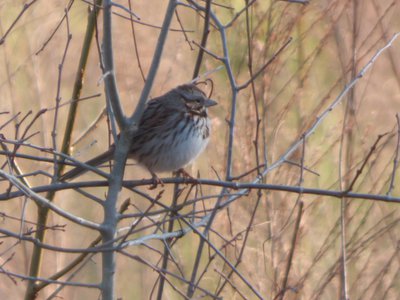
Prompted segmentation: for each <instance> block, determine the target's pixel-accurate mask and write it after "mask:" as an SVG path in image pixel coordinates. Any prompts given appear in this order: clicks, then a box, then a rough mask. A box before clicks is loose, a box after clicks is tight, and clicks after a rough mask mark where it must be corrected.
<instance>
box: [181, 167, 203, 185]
mask: <svg viewBox="0 0 400 300" xmlns="http://www.w3.org/2000/svg"><path fill="white" fill-rule="evenodd" d="M176 174H177V175H178V176H181V177H182V178H183V179H184V180H185V181H186V180H190V181H193V180H194V181H195V182H196V183H198V182H199V181H198V179H197V178H195V177H193V176H192V175H190V174H189V173H188V172H186V170H185V169H183V168H180V169H178V170H177V171H176Z"/></svg>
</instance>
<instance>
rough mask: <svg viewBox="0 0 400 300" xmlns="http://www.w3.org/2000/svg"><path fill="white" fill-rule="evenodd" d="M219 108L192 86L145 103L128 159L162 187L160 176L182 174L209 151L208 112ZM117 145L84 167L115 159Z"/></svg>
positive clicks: (63, 177) (73, 175)
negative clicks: (188, 166) (133, 161)
mask: <svg viewBox="0 0 400 300" xmlns="http://www.w3.org/2000/svg"><path fill="white" fill-rule="evenodd" d="M214 105H217V102H216V101H215V100H213V99H210V98H209V97H207V96H206V94H205V93H204V92H203V91H202V90H201V89H200V88H199V87H198V86H197V85H196V84H193V83H190V84H183V85H180V86H177V87H176V88H174V89H172V90H170V91H168V92H167V93H165V94H164V95H162V96H159V97H156V98H153V99H151V100H149V101H148V102H147V103H146V107H145V110H144V112H143V115H142V117H141V119H140V122H139V125H138V128H137V130H136V132H135V133H134V135H133V138H132V143H131V148H130V150H129V154H128V158H130V159H134V160H135V161H136V162H138V164H139V165H142V166H144V167H145V168H147V169H148V170H149V172H150V173H151V175H152V178H153V180H155V182H156V185H157V183H161V184H162V182H161V181H160V179H159V178H158V176H157V174H156V173H158V172H174V171H181V172H182V174H184V175H185V176H189V177H191V176H190V175H189V174H188V173H186V171H184V169H183V168H184V167H185V166H186V165H188V164H190V163H191V162H192V161H193V160H194V159H196V158H197V157H198V155H199V154H201V153H202V152H203V151H204V149H205V148H206V146H207V144H208V142H209V138H210V130H211V121H210V118H209V117H208V108H209V107H211V106H214ZM114 150H115V145H114V144H113V145H111V147H110V148H109V149H108V150H107V151H105V152H103V153H102V154H100V155H98V156H96V157H94V158H93V159H90V160H89V161H87V162H85V164H87V165H90V166H94V167H97V166H100V165H102V164H104V163H106V162H108V161H110V160H112V158H113V155H114ZM86 171H87V169H86V168H84V167H82V166H77V167H75V168H74V169H72V170H70V171H68V172H66V173H65V174H63V175H61V177H60V178H59V179H60V181H67V180H72V179H74V178H76V177H78V176H79V175H81V174H82V173H84V172H86Z"/></svg>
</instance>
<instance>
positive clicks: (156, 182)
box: [149, 172, 164, 190]
mask: <svg viewBox="0 0 400 300" xmlns="http://www.w3.org/2000/svg"><path fill="white" fill-rule="evenodd" d="M151 179H152V180H153V184H152V185H151V186H150V187H149V190H154V189H156V188H157V186H158V185H159V184H160V185H161V186H162V187H164V182H162V180H161V179H160V178H159V177H158V176H157V174H156V173H154V172H151Z"/></svg>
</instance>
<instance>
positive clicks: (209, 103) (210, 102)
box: [204, 99, 218, 107]
mask: <svg viewBox="0 0 400 300" xmlns="http://www.w3.org/2000/svg"><path fill="white" fill-rule="evenodd" d="M217 104H218V102H217V101H214V100H212V99H207V100H206V101H205V102H204V106H205V107H210V106H214V105H217Z"/></svg>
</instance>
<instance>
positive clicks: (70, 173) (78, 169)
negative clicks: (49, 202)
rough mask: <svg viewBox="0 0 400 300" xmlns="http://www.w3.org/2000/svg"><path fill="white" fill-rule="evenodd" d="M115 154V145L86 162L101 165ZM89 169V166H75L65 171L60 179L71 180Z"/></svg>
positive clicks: (95, 165) (86, 163)
mask: <svg viewBox="0 0 400 300" xmlns="http://www.w3.org/2000/svg"><path fill="white" fill-rule="evenodd" d="M113 154H114V147H110V149H109V150H107V151H106V152H104V153H102V154H100V155H98V156H96V157H95V158H92V159H90V160H88V161H86V162H85V163H84V164H85V165H89V166H92V167H97V166H100V165H102V164H104V163H106V162H108V161H110V160H111V159H112V158H113ZM87 171H89V169H88V168H85V167H84V166H78V167H75V168H73V169H72V170H70V171H68V172H67V173H64V174H63V175H61V177H60V178H59V179H60V181H66V180H71V179H74V178H76V177H78V176H79V175H82V174H84V173H86V172H87Z"/></svg>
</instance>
